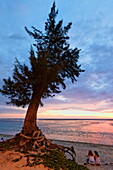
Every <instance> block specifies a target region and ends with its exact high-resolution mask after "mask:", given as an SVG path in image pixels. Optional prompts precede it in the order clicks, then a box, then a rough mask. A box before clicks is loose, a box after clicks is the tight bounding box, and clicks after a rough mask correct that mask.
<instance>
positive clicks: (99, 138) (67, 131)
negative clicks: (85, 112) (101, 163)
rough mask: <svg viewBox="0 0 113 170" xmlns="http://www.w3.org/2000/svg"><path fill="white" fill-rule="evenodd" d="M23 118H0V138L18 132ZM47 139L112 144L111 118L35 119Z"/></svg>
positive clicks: (112, 122)
mask: <svg viewBox="0 0 113 170" xmlns="http://www.w3.org/2000/svg"><path fill="white" fill-rule="evenodd" d="M23 122H24V120H23V119H0V138H8V137H10V135H15V134H16V133H19V132H20V131H21V129H22V126H23ZM37 124H38V126H39V127H40V129H41V130H42V131H43V133H44V134H45V136H46V137H47V138H49V139H56V140H64V141H74V142H85V143H94V144H105V145H113V120H91V119H90V120H86V119H85V120H84V119H82V120H80V119H77V120H58V119H51V120H50V119H49V120H37Z"/></svg>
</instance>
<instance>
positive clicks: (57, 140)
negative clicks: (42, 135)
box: [0, 134, 113, 147]
mask: <svg viewBox="0 0 113 170" xmlns="http://www.w3.org/2000/svg"><path fill="white" fill-rule="evenodd" d="M14 136H15V135H9V134H0V142H2V141H3V140H1V138H4V141H5V140H7V139H10V138H12V137H14ZM49 140H51V141H55V142H61V143H62V142H66V143H68V142H69V143H72V144H73V143H76V144H78V143H79V144H85V145H87V144H88V145H89V144H90V145H94V146H96V145H97V146H99V145H100V146H101V145H102V146H108V147H109V146H110V147H113V145H108V144H101V143H88V142H76V141H71V140H69V141H68V140H62V139H61V140H60V139H50V138H49Z"/></svg>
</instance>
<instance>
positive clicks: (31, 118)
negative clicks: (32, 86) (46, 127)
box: [22, 92, 41, 135]
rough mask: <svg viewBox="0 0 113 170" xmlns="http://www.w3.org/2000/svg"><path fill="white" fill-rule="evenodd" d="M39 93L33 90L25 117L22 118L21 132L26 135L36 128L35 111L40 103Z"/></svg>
mask: <svg viewBox="0 0 113 170" xmlns="http://www.w3.org/2000/svg"><path fill="white" fill-rule="evenodd" d="M40 96H41V95H40V94H38V93H37V92H33V94H32V98H31V102H30V104H29V107H28V110H27V113H26V117H25V120H24V125H23V128H22V133H23V134H26V135H30V134H32V133H33V132H34V131H36V130H38V129H39V128H38V127H37V123H36V120H37V111H38V108H39V104H40V99H41V97H40Z"/></svg>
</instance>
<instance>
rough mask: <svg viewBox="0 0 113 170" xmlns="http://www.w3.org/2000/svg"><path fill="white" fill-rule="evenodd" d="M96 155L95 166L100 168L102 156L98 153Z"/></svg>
mask: <svg viewBox="0 0 113 170" xmlns="http://www.w3.org/2000/svg"><path fill="white" fill-rule="evenodd" d="M94 153H95V155H94V160H95V164H96V165H97V166H100V165H101V161H100V156H99V154H98V152H97V151H94Z"/></svg>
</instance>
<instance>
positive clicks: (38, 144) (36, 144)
mask: <svg viewBox="0 0 113 170" xmlns="http://www.w3.org/2000/svg"><path fill="white" fill-rule="evenodd" d="M20 137H21V140H20V147H22V148H24V147H25V145H27V144H32V148H33V149H34V150H37V151H38V152H43V150H45V151H51V150H59V151H62V152H64V153H65V154H66V153H68V154H69V155H70V156H71V158H72V160H73V161H75V158H76V153H75V150H74V147H73V146H72V147H71V148H70V147H65V146H62V145H57V144H54V143H52V142H51V141H50V140H48V139H47V138H46V137H45V136H44V135H43V133H42V131H41V130H37V131H35V132H34V133H33V135H32V136H27V135H24V134H22V133H20Z"/></svg>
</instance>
